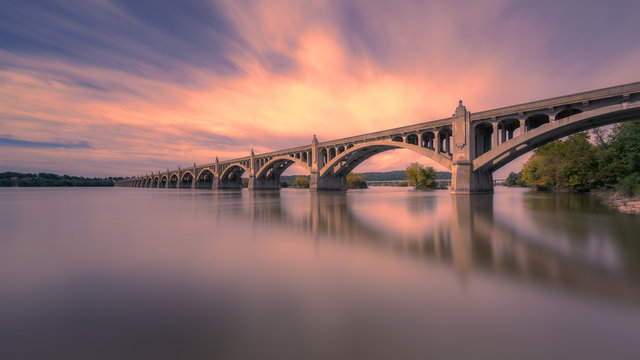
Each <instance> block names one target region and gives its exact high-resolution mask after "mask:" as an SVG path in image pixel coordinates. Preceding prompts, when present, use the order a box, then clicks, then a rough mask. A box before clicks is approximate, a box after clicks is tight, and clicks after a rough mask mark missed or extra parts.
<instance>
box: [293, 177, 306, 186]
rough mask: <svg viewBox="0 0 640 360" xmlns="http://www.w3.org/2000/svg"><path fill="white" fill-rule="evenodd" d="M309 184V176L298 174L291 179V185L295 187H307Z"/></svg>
mask: <svg viewBox="0 0 640 360" xmlns="http://www.w3.org/2000/svg"><path fill="white" fill-rule="evenodd" d="M309 185H310V183H309V178H308V177H306V176H298V177H296V179H295V180H293V187H296V188H300V189H307V188H309Z"/></svg>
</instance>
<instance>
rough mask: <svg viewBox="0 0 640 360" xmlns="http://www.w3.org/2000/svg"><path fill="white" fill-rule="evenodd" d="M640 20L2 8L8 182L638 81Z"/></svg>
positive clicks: (394, 161) (501, 13)
mask: <svg viewBox="0 0 640 360" xmlns="http://www.w3.org/2000/svg"><path fill="white" fill-rule="evenodd" d="M639 15H640V2H639V1H637V0H636V1H616V0H611V1H561V0H554V1H547V0H542V1H506V0H505V1H490V0H489V1H453V0H451V1H424V0H423V1H375V0H355V1H345V0H335V1H330V0H318V1H278V0H269V1H242V0H230V1H212V0H190V1H163V0H135V1H133V0H111V1H109V0H61V1H51V0H49V1H47V0H20V1H10V0H3V1H0V171H7V170H12V171H23V172H24V171H36V172H42V171H45V172H54V173H59V174H63V173H66V174H74V175H83V176H129V175H138V174H142V173H148V172H151V171H158V170H163V169H167V168H172V169H173V168H177V167H178V165H180V166H183V167H186V166H190V165H192V164H193V162H194V161H195V162H197V163H205V162H212V161H214V159H215V157H216V156H218V157H219V158H220V159H228V158H233V157H240V156H247V155H248V154H249V151H250V149H251V148H253V149H254V150H255V152H256V153H261V152H266V151H271V150H278V149H283V148H287V147H293V146H299V145H305V144H309V143H310V142H311V139H312V137H313V134H317V136H318V139H319V140H320V141H325V140H331V139H335V138H339V137H345V136H351V135H358V134H362V133H366V132H371V131H377V130H384V129H387V128H393V127H398V126H403V125H409V124H413V123H418V122H423V121H428V120H436V119H440V118H444V117H447V116H450V115H451V114H452V113H453V111H454V108H455V107H456V105H457V103H458V100H459V99H462V100H463V102H464V104H465V105H466V106H467V109H468V110H469V111H471V112H477V111H482V110H487V109H491V108H495V107H500V106H506V105H512V104H516V103H522V102H526V101H531V100H538V99H542V98H547V97H553V96H559V95H564V94H568V93H573V92H580V91H587V90H592V89H597V88H601V87H606V86H612V85H618V84H624V83H630V82H634V81H639V80H640V36H639V34H640V21H639ZM416 160H420V161H422V162H424V163H425V164H428V161H427V160H426V159H420V158H419V157H418V156H417V155H413V154H412V153H411V152H409V151H407V150H397V151H393V152H386V153H383V154H381V155H378V156H376V157H374V158H372V159H370V160H369V161H367V162H365V163H364V164H363V165H361V166H360V167H358V168H357V171H371V170H397V169H403V168H404V167H405V166H406V165H407V164H408V163H409V162H411V161H416ZM514 167H517V166H516V165H512V166H511V168H514ZM516 170H517V168H516ZM503 171H504V169H503ZM294 172H295V171H292V173H294Z"/></svg>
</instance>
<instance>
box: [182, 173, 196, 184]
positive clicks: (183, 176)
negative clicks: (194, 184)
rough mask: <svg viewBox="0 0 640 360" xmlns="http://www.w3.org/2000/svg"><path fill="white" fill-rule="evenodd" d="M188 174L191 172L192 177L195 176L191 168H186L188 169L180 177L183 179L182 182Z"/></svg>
mask: <svg viewBox="0 0 640 360" xmlns="http://www.w3.org/2000/svg"><path fill="white" fill-rule="evenodd" d="M187 174H189V175H190V176H191V178H193V177H194V176H193V172H192V171H191V170H186V171H185V172H184V173H183V174H182V176H181V177H180V181H181V182H182V181H184V178H185V177H186V175H187Z"/></svg>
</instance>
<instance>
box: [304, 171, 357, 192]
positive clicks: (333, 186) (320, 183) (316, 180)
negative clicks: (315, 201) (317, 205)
mask: <svg viewBox="0 0 640 360" xmlns="http://www.w3.org/2000/svg"><path fill="white" fill-rule="evenodd" d="M347 188H348V186H347V178H346V177H339V176H319V174H318V173H315V174H314V173H311V178H310V183H309V190H311V191H347Z"/></svg>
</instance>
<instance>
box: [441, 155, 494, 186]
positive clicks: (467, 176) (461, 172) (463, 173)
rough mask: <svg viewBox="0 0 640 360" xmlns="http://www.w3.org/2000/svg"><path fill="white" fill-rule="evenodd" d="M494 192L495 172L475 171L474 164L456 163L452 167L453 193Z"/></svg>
mask: <svg viewBox="0 0 640 360" xmlns="http://www.w3.org/2000/svg"><path fill="white" fill-rule="evenodd" d="M492 192H493V174H491V173H490V172H488V171H473V165H472V164H471V163H470V162H467V163H454V164H453V168H452V169H451V194H487V193H492Z"/></svg>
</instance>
